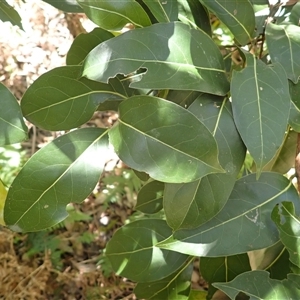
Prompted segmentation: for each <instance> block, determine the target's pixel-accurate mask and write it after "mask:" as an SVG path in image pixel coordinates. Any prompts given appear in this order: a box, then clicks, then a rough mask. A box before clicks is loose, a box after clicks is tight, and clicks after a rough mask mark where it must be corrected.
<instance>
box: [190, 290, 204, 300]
mask: <svg viewBox="0 0 300 300" xmlns="http://www.w3.org/2000/svg"><path fill="white" fill-rule="evenodd" d="M206 296H207V292H206V291H201V290H191V293H190V296H189V299H188V300H206V299H207V298H206Z"/></svg>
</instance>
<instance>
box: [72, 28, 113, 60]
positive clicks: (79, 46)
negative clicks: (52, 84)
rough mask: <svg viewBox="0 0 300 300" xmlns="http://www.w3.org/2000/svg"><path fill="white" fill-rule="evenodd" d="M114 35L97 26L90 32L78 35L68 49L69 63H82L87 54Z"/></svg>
mask: <svg viewBox="0 0 300 300" xmlns="http://www.w3.org/2000/svg"><path fill="white" fill-rule="evenodd" d="M113 37H114V35H113V34H112V33H110V32H108V31H106V30H104V29H101V28H95V29H94V30H93V31H91V32H89V33H81V34H80V35H78V36H77V37H76V38H75V40H74V42H73V43H72V45H71V48H70V49H69V51H68V54H67V58H66V62H67V65H80V64H82V62H83V60H84V59H85V58H86V56H87V54H88V53H89V52H90V51H91V50H92V49H94V48H95V47H96V46H97V45H99V44H101V43H102V42H104V41H106V40H109V39H111V38H113Z"/></svg>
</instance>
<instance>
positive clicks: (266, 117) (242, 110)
mask: <svg viewBox="0 0 300 300" xmlns="http://www.w3.org/2000/svg"><path fill="white" fill-rule="evenodd" d="M246 56H247V67H246V68H245V69H243V70H242V71H241V72H236V71H234V72H233V77H232V82H231V93H232V109H233V116H234V121H235V123H236V126H237V129H238V131H239V132H240V134H241V137H242V139H243V141H244V143H245V144H246V146H247V149H248V150H249V152H250V154H251V155H252V157H253V159H254V161H255V163H256V169H257V173H258V174H257V175H258V176H259V174H260V172H261V171H262V169H263V167H264V166H265V165H266V164H267V163H268V162H269V161H270V160H271V159H272V158H273V157H274V155H275V154H276V152H277V151H278V149H279V148H280V146H281V144H282V142H283V139H284V136H285V131H286V126H287V121H288V117H289V111H290V96H289V90H288V82H287V78H286V75H285V71H284V70H283V68H282V67H281V65H280V64H275V65H274V66H267V65H265V64H264V63H263V62H262V61H259V60H256V59H255V58H254V57H253V56H252V55H251V54H246Z"/></svg>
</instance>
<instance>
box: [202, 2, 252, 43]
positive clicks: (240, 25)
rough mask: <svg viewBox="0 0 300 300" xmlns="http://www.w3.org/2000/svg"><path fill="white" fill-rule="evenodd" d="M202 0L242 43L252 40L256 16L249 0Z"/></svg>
mask: <svg viewBox="0 0 300 300" xmlns="http://www.w3.org/2000/svg"><path fill="white" fill-rule="evenodd" d="M200 1H201V2H202V3H203V5H205V6H206V7H207V8H208V9H209V10H211V11H212V12H213V13H214V14H215V15H216V16H217V17H218V18H219V19H220V20H221V21H222V22H223V23H224V24H225V25H226V26H227V27H228V29H229V30H230V31H231V32H232V34H233V35H234V37H235V39H236V40H237V41H238V43H239V44H240V45H245V44H247V43H248V42H250V41H251V39H252V36H253V33H254V29H255V18H254V11H253V7H252V5H251V2H250V1H249V0H244V1H227V0H216V1H211V0H200Z"/></svg>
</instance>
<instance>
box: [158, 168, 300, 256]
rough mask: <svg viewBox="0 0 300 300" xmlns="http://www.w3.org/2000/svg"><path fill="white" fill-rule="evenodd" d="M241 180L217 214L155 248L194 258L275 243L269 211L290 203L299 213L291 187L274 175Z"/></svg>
mask: <svg viewBox="0 0 300 300" xmlns="http://www.w3.org/2000/svg"><path fill="white" fill-rule="evenodd" d="M255 177H256V174H250V175H248V176H245V177H242V178H241V179H239V180H238V181H236V184H235V186H234V189H233V191H232V193H231V195H230V197H229V199H228V201H227V202H226V204H225V206H224V208H223V209H222V210H221V212H220V213H219V214H217V215H216V216H215V217H214V218H212V219H211V220H210V221H208V222H207V223H205V224H203V225H201V226H200V227H198V228H196V229H193V230H187V229H185V230H179V231H177V232H175V233H174V234H173V237H171V238H169V239H168V240H166V241H163V242H161V243H160V244H158V246H159V247H161V248H163V249H168V250H172V251H177V252H180V253H186V254H189V255H194V256H206V257H216V256H229V255H236V254H240V253H245V252H248V251H252V250H256V249H263V248H266V247H269V246H271V245H273V244H275V243H276V242H278V240H279V235H278V231H277V229H276V226H275V224H274V223H273V222H272V220H271V211H272V209H273V207H274V206H275V205H276V204H277V203H280V202H282V201H287V200H288V201H292V202H293V203H294V204H295V207H296V211H297V213H298V212H300V203H299V196H298V194H297V191H296V190H295V188H294V186H293V185H292V183H291V182H290V181H289V180H288V179H287V178H285V177H284V176H282V175H280V174H278V173H268V172H266V173H262V174H261V176H260V178H259V180H256V178H255Z"/></svg>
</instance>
